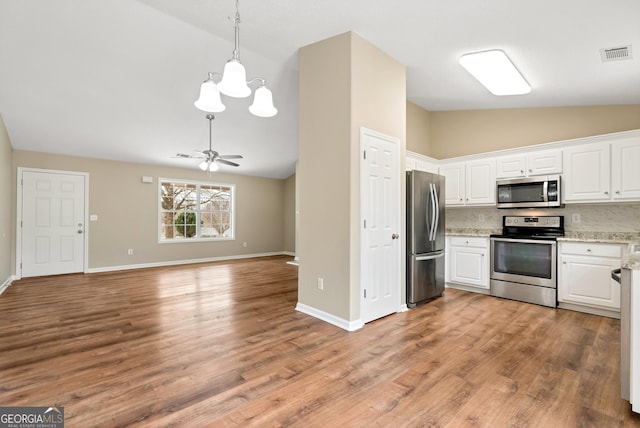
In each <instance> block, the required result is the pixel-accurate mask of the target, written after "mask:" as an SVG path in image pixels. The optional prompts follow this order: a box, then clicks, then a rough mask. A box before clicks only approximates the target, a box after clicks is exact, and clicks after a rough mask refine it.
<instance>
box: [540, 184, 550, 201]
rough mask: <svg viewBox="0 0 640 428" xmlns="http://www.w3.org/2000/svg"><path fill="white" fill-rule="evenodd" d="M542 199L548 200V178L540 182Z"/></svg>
mask: <svg viewBox="0 0 640 428" xmlns="http://www.w3.org/2000/svg"><path fill="white" fill-rule="evenodd" d="M542 201H543V202H549V180H544V182H543V183H542Z"/></svg>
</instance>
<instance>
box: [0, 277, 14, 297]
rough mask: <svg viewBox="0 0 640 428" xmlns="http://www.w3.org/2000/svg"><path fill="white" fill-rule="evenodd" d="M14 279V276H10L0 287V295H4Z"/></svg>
mask: <svg viewBox="0 0 640 428" xmlns="http://www.w3.org/2000/svg"><path fill="white" fill-rule="evenodd" d="M15 279H16V277H15V276H10V277H9V278H7V279H6V280H5V281H4V282H3V283H2V284H1V285H0V294H2V293H4V291H5V290H6V289H7V288H9V286H10V285H11V283H12V282H13V281H14V280H15Z"/></svg>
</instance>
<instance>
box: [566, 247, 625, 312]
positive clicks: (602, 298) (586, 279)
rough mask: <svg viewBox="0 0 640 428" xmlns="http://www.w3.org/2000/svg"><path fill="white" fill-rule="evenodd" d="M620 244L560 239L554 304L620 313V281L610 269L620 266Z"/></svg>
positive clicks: (570, 307) (587, 310) (590, 310)
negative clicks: (613, 275) (556, 296)
mask: <svg viewBox="0 0 640 428" xmlns="http://www.w3.org/2000/svg"><path fill="white" fill-rule="evenodd" d="M622 250H623V246H622V245H620V244H602V243H590V242H560V243H559V251H558V254H559V256H558V303H559V306H560V307H566V308H567V309H575V310H581V309H583V310H584V312H590V313H596V314H600V315H611V314H608V313H607V312H611V313H612V314H613V316H615V314H616V313H619V312H620V284H618V283H617V282H616V281H615V280H613V279H612V278H611V271H612V270H613V269H617V268H619V267H620V264H621V261H622Z"/></svg>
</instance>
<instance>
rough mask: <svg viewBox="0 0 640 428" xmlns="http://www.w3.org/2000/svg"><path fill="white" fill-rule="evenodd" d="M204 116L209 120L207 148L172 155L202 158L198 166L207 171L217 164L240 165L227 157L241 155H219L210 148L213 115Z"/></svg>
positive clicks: (214, 169)
mask: <svg viewBox="0 0 640 428" xmlns="http://www.w3.org/2000/svg"><path fill="white" fill-rule="evenodd" d="M206 118H207V120H208V121H209V149H208V150H203V151H198V153H200V154H199V155H197V156H195V155H187V154H184V153H177V154H176V155H175V156H174V157H176V158H181V159H203V161H202V162H200V163H199V164H198V167H200V169H201V170H203V171H208V172H215V171H217V170H218V168H219V165H218V164H224V165H229V166H240V165H239V164H237V163H235V162H231V161H230V160H229V159H242V156H241V155H220V154H219V153H218V152H216V151H215V150H213V149H212V148H211V144H212V143H211V140H212V134H213V130H212V127H213V126H212V125H213V119H215V116H214V115H213V114H211V113H209V114H207V116H206Z"/></svg>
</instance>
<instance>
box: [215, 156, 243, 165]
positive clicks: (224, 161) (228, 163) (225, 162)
mask: <svg viewBox="0 0 640 428" xmlns="http://www.w3.org/2000/svg"><path fill="white" fill-rule="evenodd" d="M216 162H219V163H223V164H225V165H231V166H240V165H239V164H237V163H235V162H230V161H228V160H224V159H221V158H217V159H216Z"/></svg>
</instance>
